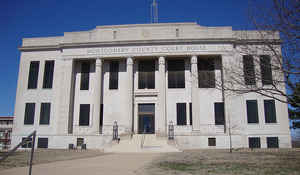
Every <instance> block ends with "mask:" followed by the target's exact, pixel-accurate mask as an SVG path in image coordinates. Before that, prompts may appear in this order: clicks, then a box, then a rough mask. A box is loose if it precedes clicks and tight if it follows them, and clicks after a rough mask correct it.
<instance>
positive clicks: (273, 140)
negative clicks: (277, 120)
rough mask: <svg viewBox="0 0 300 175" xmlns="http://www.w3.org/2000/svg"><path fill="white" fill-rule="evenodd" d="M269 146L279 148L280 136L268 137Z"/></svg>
mask: <svg viewBox="0 0 300 175" xmlns="http://www.w3.org/2000/svg"><path fill="white" fill-rule="evenodd" d="M267 148H279V144H278V137H267Z"/></svg>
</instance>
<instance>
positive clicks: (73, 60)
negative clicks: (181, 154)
mask: <svg viewBox="0 0 300 175" xmlns="http://www.w3.org/2000/svg"><path fill="white" fill-rule="evenodd" d="M245 32H248V33H249V34H250V35H249V37H247V38H245V37H244V38H243V37H241V34H243V33H245ZM273 37H274V38H272V39H274V40H277V41H279V34H278V33H277V34H276V35H274V36H273ZM242 40H244V41H249V42H251V41H255V44H257V45H259V44H261V43H260V37H259V35H258V33H257V32H256V31H235V30H232V28H231V27H204V26H200V25H198V24H196V23H156V24H134V25H115V26H97V27H96V28H95V29H93V30H89V31H80V32H65V33H64V35H63V36H57V37H41V38H24V39H23V43H22V46H21V47H20V48H19V49H20V51H21V57H20V67H19V76H18V87H17V94H16V104H15V116H16V117H15V121H14V125H13V139H12V144H13V145H16V144H18V143H19V142H20V141H21V140H22V138H24V137H26V136H27V135H28V134H30V133H31V132H32V131H34V130H36V131H37V138H38V139H37V141H38V144H37V147H40V148H68V145H69V144H75V145H76V143H78V142H80V143H82V142H83V143H85V144H86V146H87V148H91V149H98V148H99V149H102V148H106V147H109V146H111V144H110V143H111V142H112V135H113V125H114V123H115V124H117V125H118V132H119V135H120V137H121V143H122V141H123V140H124V139H130V137H125V136H128V135H131V134H132V135H133V137H135V136H137V135H139V134H146V135H152V136H154V137H156V138H160V139H162V140H163V139H165V140H167V138H168V137H167V136H168V134H169V130H168V126H169V125H172V124H173V125H174V139H175V142H176V144H174V145H173V146H176V147H178V148H180V149H193V148H229V146H230V143H231V144H232V146H233V147H234V148H243V147H244V148H248V147H261V148H267V147H282V148H287V147H291V139H290V131H289V124H288V109H287V104H284V103H281V102H279V101H274V100H273V99H270V98H267V97H264V96H261V95H258V94H255V93H247V94H237V95H229V93H228V94H227V93H226V92H224V91H222V88H219V87H218V85H219V82H224V80H226V79H227V78H229V76H227V75H226V73H225V71H224V69H225V68H226V66H232V65H233V64H232V63H236V62H239V61H241V62H242V63H243V61H244V68H246V67H247V69H251V70H252V69H253V70H254V69H256V67H258V68H260V67H259V65H256V64H253V60H251V58H252V57H251V53H249V54H242V53H241V52H239V51H238V48H239V47H240V45H239V44H240V43H241V42H240V41H242ZM279 47H280V46H279ZM261 55H262V58H263V59H264V62H267V63H270V61H272V56H271V55H269V54H268V53H263V52H262V53H261ZM249 63H250V64H249ZM254 67H255V68H254ZM262 72H264V73H268V76H264V77H265V78H269V79H272V75H273V78H274V75H275V73H274V72H272V70H264V71H262ZM281 77H283V75H281ZM245 81H248V80H247V78H245ZM265 82H268V81H256V82H255V81H254V84H253V81H251V82H250V84H251V85H254V86H255V84H259V83H265ZM245 83H246V84H247V83H249V82H245ZM264 85H265V86H270V85H269V84H268V83H266V84H264ZM282 88H283V89H284V88H285V86H284V84H282ZM122 136H124V139H123V138H122Z"/></svg>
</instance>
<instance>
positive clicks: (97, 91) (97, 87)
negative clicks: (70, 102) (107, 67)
mask: <svg viewBox="0 0 300 175" xmlns="http://www.w3.org/2000/svg"><path fill="white" fill-rule="evenodd" d="M101 95H102V59H101V58H96V64H95V84H94V117H93V118H94V125H93V128H94V129H95V133H101V131H100V111H101V109H100V108H101Z"/></svg>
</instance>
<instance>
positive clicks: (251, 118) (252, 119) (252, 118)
mask: <svg viewBox="0 0 300 175" xmlns="http://www.w3.org/2000/svg"><path fill="white" fill-rule="evenodd" d="M246 104H247V120H248V123H258V107H257V100H247V101H246Z"/></svg>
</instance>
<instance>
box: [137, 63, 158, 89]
mask: <svg viewBox="0 0 300 175" xmlns="http://www.w3.org/2000/svg"><path fill="white" fill-rule="evenodd" d="M138 86H139V89H154V88H155V60H147V61H139V85H138Z"/></svg>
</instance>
